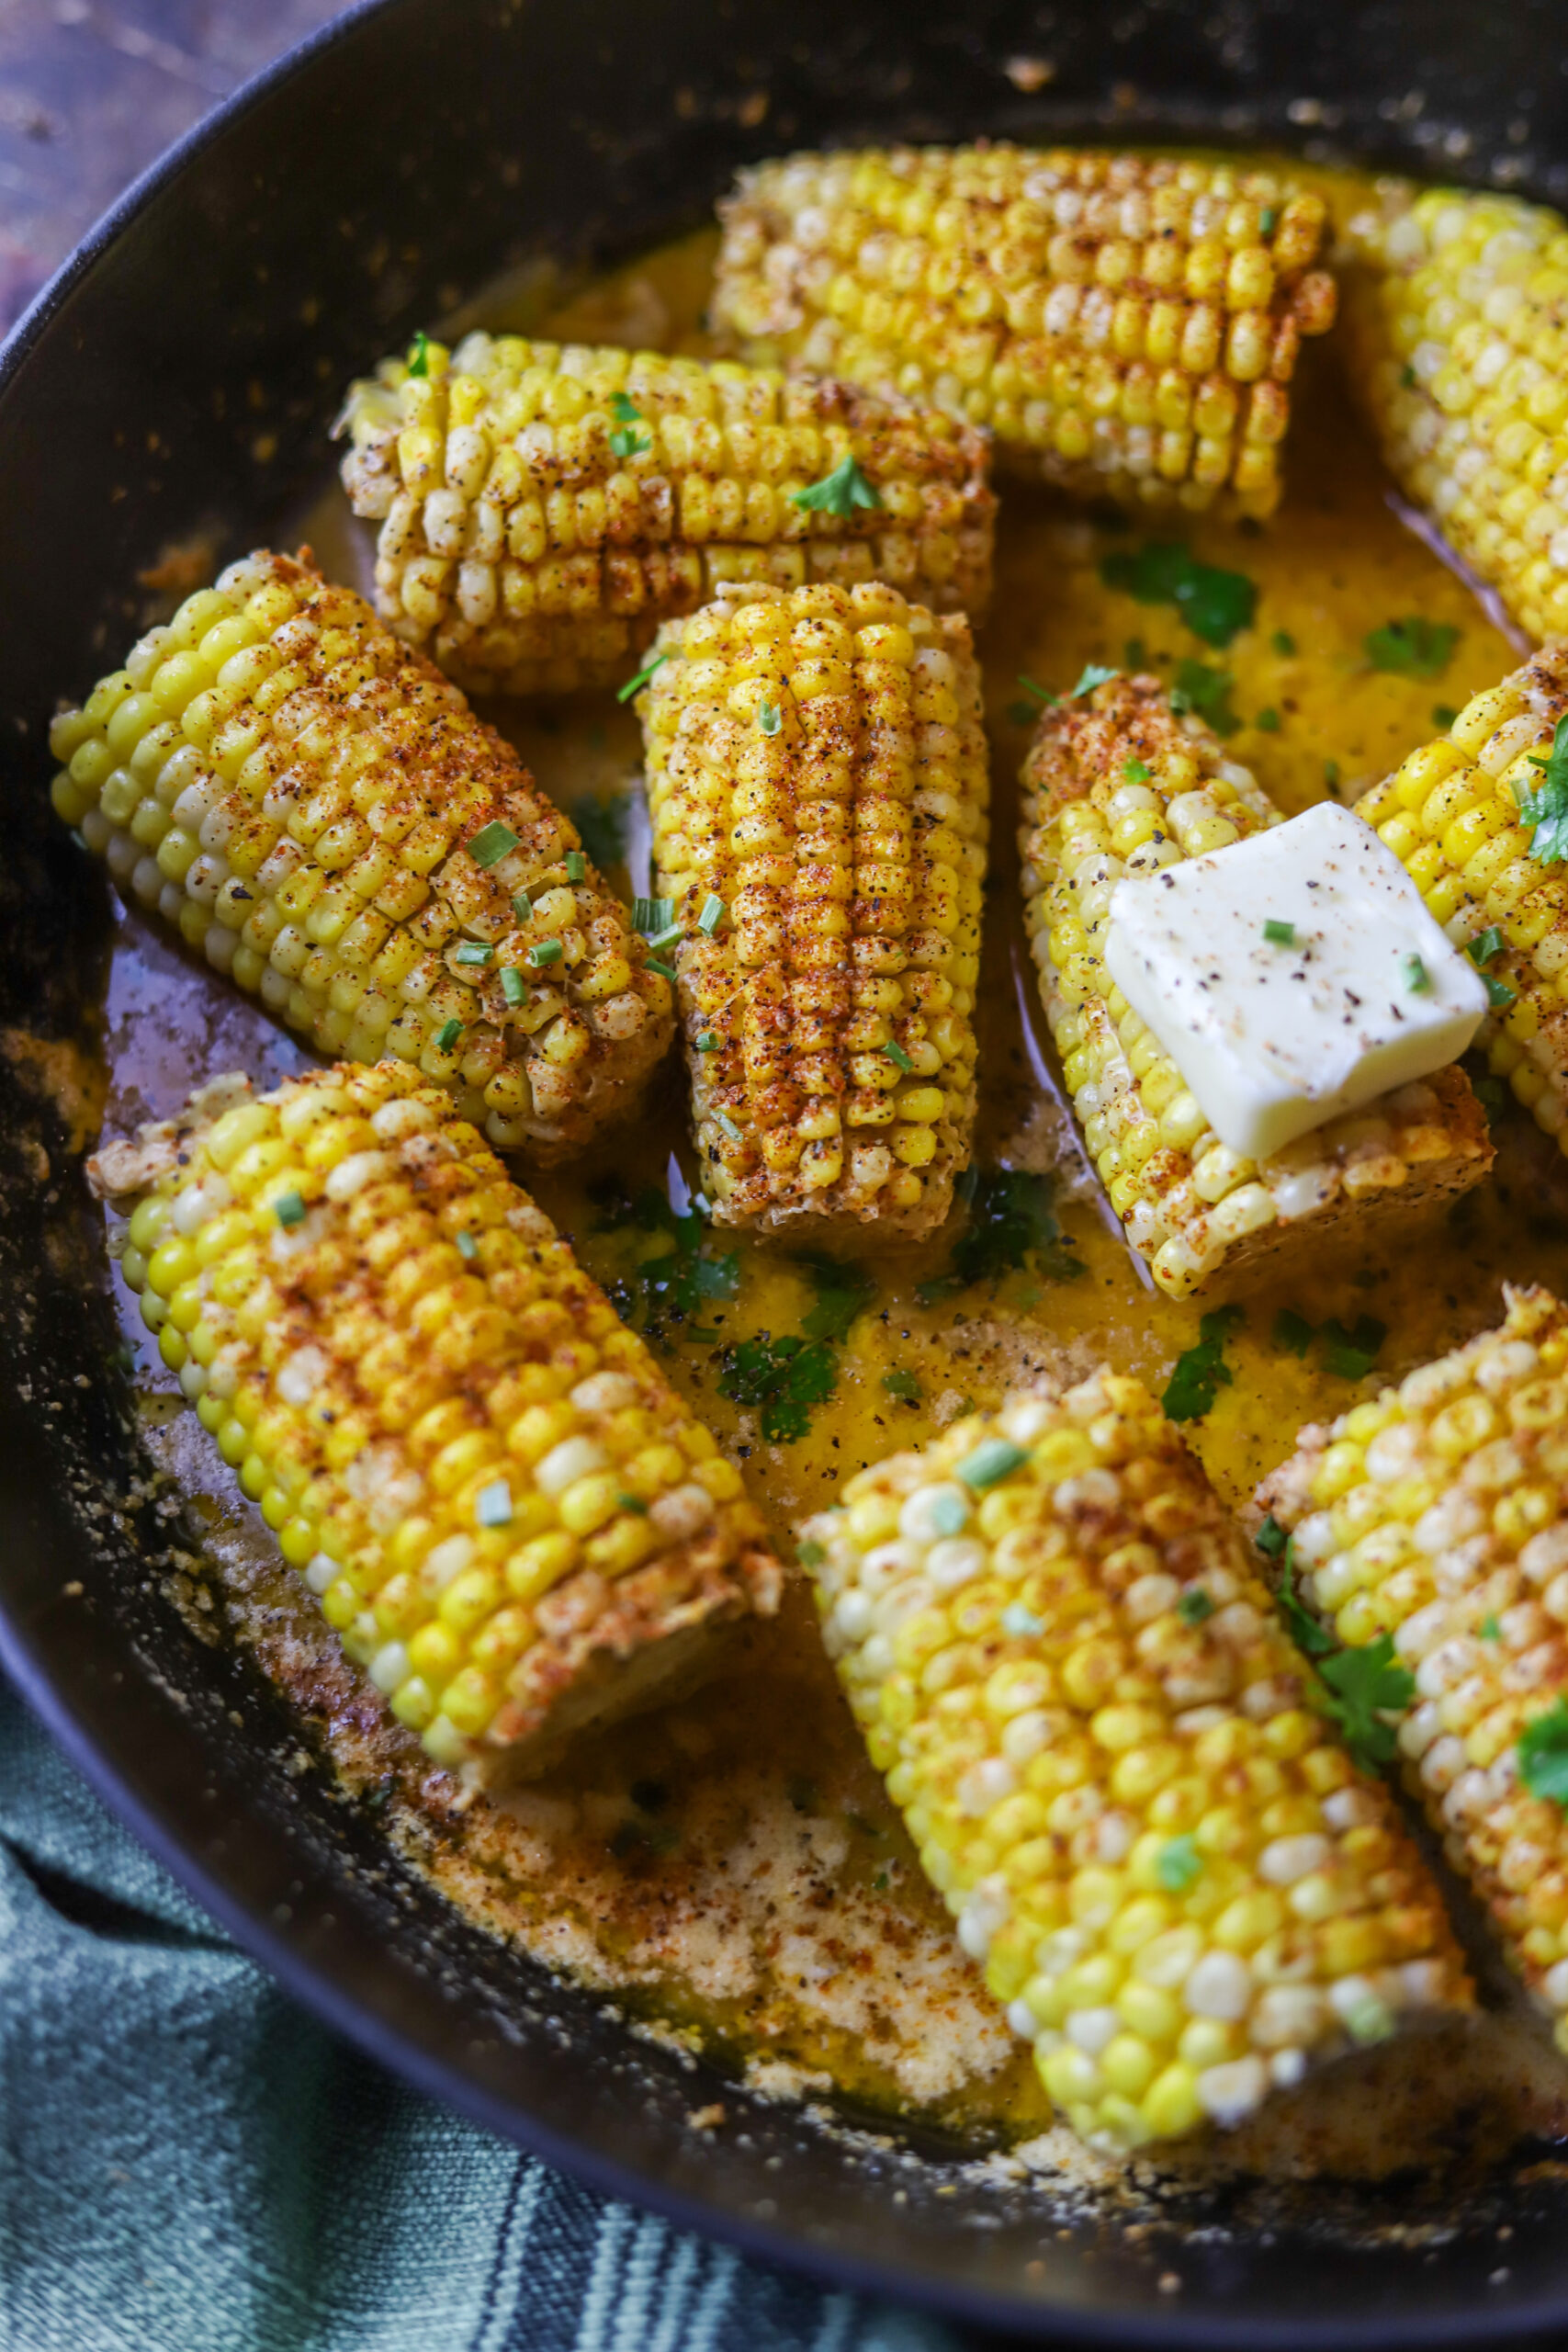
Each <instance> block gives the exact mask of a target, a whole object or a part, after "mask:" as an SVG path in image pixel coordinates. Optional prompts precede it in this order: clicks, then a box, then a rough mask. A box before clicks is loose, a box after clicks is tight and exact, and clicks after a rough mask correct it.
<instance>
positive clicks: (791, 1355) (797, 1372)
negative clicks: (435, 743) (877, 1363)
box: [718, 1331, 839, 1445]
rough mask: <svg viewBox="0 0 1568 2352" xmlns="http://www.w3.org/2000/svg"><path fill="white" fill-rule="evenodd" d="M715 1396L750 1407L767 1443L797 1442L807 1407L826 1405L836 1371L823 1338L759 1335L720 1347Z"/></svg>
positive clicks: (835, 1381) (807, 1421) (804, 1428)
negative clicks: (720, 1365)
mask: <svg viewBox="0 0 1568 2352" xmlns="http://www.w3.org/2000/svg"><path fill="white" fill-rule="evenodd" d="M722 1362H723V1365H724V1370H723V1372H722V1373H721V1374H720V1375H719V1383H718V1393H719V1395H720V1396H721V1397H728V1398H729V1399H730V1401H731V1403H733V1404H737V1405H754V1406H756V1407H757V1408H759V1411H760V1417H761V1418H760V1426H761V1432H762V1435H763V1437H764V1438H765V1439H766V1441H767V1442H768V1443H769V1444H770V1445H779V1444H784V1443H787V1442H791V1441H793V1440H795V1439H798V1438H803V1437H804V1436H805V1435H806V1433H807V1430H808V1429H809V1428H810V1427H811V1408H812V1407H813V1405H822V1404H826V1402H827V1400H828V1398H829V1397H831V1395H832V1394H833V1391H834V1389H835V1388H836V1387H837V1385H838V1380H839V1367H838V1362H837V1359H836V1358H835V1356H834V1354H833V1351H832V1348H831V1347H830V1346H829V1342H828V1341H827V1340H801V1339H796V1338H794V1337H791V1338H788V1339H783V1340H775V1339H773V1337H772V1336H771V1335H770V1334H769V1333H768V1332H766V1331H759V1332H758V1333H757V1335H756V1337H755V1338H754V1339H750V1340H741V1341H740V1342H739V1345H738V1346H736V1347H732V1348H726V1350H725V1351H724V1354H723V1358H722Z"/></svg>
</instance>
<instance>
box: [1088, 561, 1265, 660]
mask: <svg viewBox="0 0 1568 2352" xmlns="http://www.w3.org/2000/svg"><path fill="white" fill-rule="evenodd" d="M1100 578H1101V580H1103V581H1104V582H1105V585H1106V586H1107V587H1108V588H1120V589H1122V591H1123V592H1124V593H1125V594H1127V595H1129V596H1135V597H1136V598H1137V600H1138V602H1139V604H1140V605H1175V606H1176V609H1177V611H1178V612H1179V614H1180V616H1181V617H1182V619H1183V620H1184V621H1185V622H1186V624H1187V626H1188V628H1190V630H1191V631H1192V634H1193V636H1194V637H1201V639H1202V640H1203V642H1204V644H1205V645H1213V646H1215V647H1218V648H1220V649H1222V650H1223V649H1224V647H1225V646H1227V645H1228V644H1229V643H1230V641H1231V639H1232V638H1233V637H1235V636H1237V635H1239V633H1240V632H1241V630H1243V629H1244V628H1250V627H1251V626H1252V616H1253V615H1254V613H1255V612H1256V610H1257V608H1258V591H1257V589H1256V588H1255V587H1254V585H1253V583H1252V582H1251V581H1250V580H1249V579H1248V578H1247V574H1246V572H1245V571H1220V570H1219V569H1218V568H1217V567H1216V566H1215V565H1213V564H1212V563H1200V562H1199V561H1198V560H1197V559H1196V557H1195V556H1194V555H1193V553H1192V551H1191V549H1190V548H1188V547H1186V546H1184V545H1183V544H1182V543H1181V542H1179V541H1169V540H1151V541H1150V543H1149V545H1148V546H1147V547H1142V548H1137V549H1136V550H1134V551H1130V550H1128V549H1125V548H1118V549H1117V551H1116V552H1115V553H1114V554H1113V555H1108V556H1107V557H1106V558H1105V560H1104V561H1103V562H1102V563H1101V565H1100Z"/></svg>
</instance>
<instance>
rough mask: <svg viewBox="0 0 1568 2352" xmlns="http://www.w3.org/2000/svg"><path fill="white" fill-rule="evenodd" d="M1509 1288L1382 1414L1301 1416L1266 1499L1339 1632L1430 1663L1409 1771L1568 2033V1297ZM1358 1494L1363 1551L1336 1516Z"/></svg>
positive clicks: (1457, 1863) (1408, 1729)
mask: <svg viewBox="0 0 1568 2352" xmlns="http://www.w3.org/2000/svg"><path fill="white" fill-rule="evenodd" d="M1504 1295H1505V1298H1506V1315H1505V1317H1504V1320H1503V1323H1502V1326H1501V1328H1500V1329H1497V1330H1495V1331H1487V1332H1483V1335H1482V1337H1481V1338H1480V1339H1478V1340H1472V1341H1471V1342H1470V1344H1469V1345H1468V1346H1467V1347H1462V1348H1456V1349H1455V1350H1454V1351H1453V1352H1452V1353H1451V1354H1450V1355H1447V1356H1443V1357H1440V1358H1439V1359H1438V1362H1437V1363H1429V1364H1424V1365H1422V1366H1421V1367H1420V1368H1419V1369H1418V1370H1416V1371H1415V1372H1412V1373H1410V1374H1408V1375H1407V1376H1406V1378H1405V1379H1404V1380H1403V1381H1402V1382H1401V1383H1400V1385H1399V1386H1398V1387H1397V1388H1390V1389H1387V1390H1385V1391H1384V1393H1383V1397H1382V1398H1381V1399H1380V1403H1382V1405H1384V1406H1385V1407H1386V1408H1387V1413H1386V1418H1385V1419H1383V1420H1382V1423H1381V1424H1380V1426H1379V1427H1378V1428H1377V1429H1376V1430H1365V1429H1363V1430H1359V1431H1358V1432H1356V1433H1354V1434H1352V1433H1351V1431H1350V1430H1349V1429H1348V1418H1349V1417H1347V1419H1341V1420H1339V1421H1337V1422H1336V1423H1335V1424H1334V1426H1333V1428H1332V1429H1308V1430H1303V1431H1302V1434H1301V1438H1300V1440H1299V1442H1298V1450H1297V1452H1296V1453H1294V1454H1293V1455H1292V1459H1291V1460H1290V1461H1289V1462H1287V1463H1286V1464H1284V1465H1283V1467H1282V1468H1280V1470H1278V1471H1276V1472H1275V1473H1274V1475H1273V1476H1272V1477H1271V1478H1269V1479H1268V1480H1266V1481H1265V1483H1264V1486H1263V1487H1262V1488H1261V1489H1260V1490H1259V1497H1260V1499H1261V1500H1263V1501H1264V1502H1265V1503H1266V1504H1267V1506H1268V1508H1269V1510H1271V1511H1272V1512H1273V1514H1274V1516H1275V1518H1276V1519H1277V1520H1278V1521H1279V1522H1280V1525H1281V1526H1282V1527H1285V1528H1288V1529H1290V1530H1291V1532H1292V1535H1293V1537H1294V1558H1295V1560H1296V1563H1297V1565H1298V1568H1299V1571H1300V1574H1299V1579H1298V1582H1299V1589H1300V1591H1301V1593H1302V1595H1303V1599H1304V1600H1306V1602H1307V1604H1308V1606H1309V1607H1311V1608H1313V1609H1314V1610H1315V1611H1316V1612H1317V1614H1318V1615H1319V1616H1320V1617H1322V1618H1323V1619H1324V1620H1325V1623H1327V1624H1329V1625H1330V1626H1331V1627H1332V1628H1333V1629H1334V1630H1335V1631H1336V1632H1337V1633H1338V1634H1339V1635H1340V1637H1341V1639H1346V1638H1348V1636H1347V1634H1346V1633H1345V1628H1346V1625H1347V1623H1352V1624H1355V1625H1361V1624H1367V1625H1368V1626H1369V1627H1370V1628H1371V1632H1365V1633H1361V1634H1359V1636H1358V1638H1359V1639H1362V1640H1365V1639H1368V1638H1371V1633H1377V1634H1388V1635H1390V1636H1391V1637H1392V1639H1393V1646H1394V1650H1395V1652H1396V1653H1397V1656H1398V1657H1399V1659H1400V1661H1401V1662H1402V1663H1403V1664H1404V1667H1405V1668H1406V1669H1407V1670H1408V1672H1409V1673H1410V1674H1411V1675H1412V1676H1413V1677H1414V1679H1415V1690H1414V1693H1413V1695H1412V1697H1411V1699H1410V1702H1409V1703H1408V1705H1407V1706H1406V1707H1405V1708H1404V1710H1403V1715H1402V1720H1401V1722H1400V1725H1399V1746H1400V1751H1401V1757H1402V1761H1403V1769H1404V1779H1405V1781H1406V1784H1407V1786H1408V1787H1409V1789H1410V1790H1411V1792H1412V1794H1413V1795H1415V1796H1416V1797H1417V1798H1418V1799H1419V1801H1420V1803H1421V1804H1422V1806H1423V1808H1424V1809H1425V1811H1426V1813H1427V1818H1428V1819H1429V1820H1430V1822H1431V1824H1432V1826H1433V1828H1434V1829H1435V1830H1436V1832H1437V1833H1438V1836H1439V1837H1440V1838H1442V1840H1443V1850H1444V1852H1445V1854H1446V1855H1447V1857H1448V1860H1450V1862H1451V1863H1452V1865H1453V1867H1454V1868H1455V1869H1456V1870H1457V1871H1461V1872H1462V1873H1463V1874H1464V1876H1466V1877H1467V1878H1468V1879H1469V1880H1470V1881H1471V1883H1472V1885H1473V1886H1474V1888H1475V1891H1476V1894H1477V1895H1478V1896H1479V1898H1480V1900H1481V1902H1482V1904H1483V1905H1484V1907H1485V1910H1486V1913H1487V1916H1488V1917H1489V1919H1490V1921H1491V1924H1492V1927H1493V1928H1494V1930H1495V1934H1496V1936H1497V1938H1498V1940H1499V1942H1500V1943H1501V1945H1502V1947H1503V1951H1504V1953H1505V1955H1506V1958H1507V1961H1508V1962H1509V1965H1510V1966H1511V1967H1512V1968H1513V1969H1514V1970H1515V1971H1516V1972H1517V1973H1518V1974H1519V1975H1520V1976H1521V1977H1522V1978H1523V1979H1524V1982H1525V1984H1526V1985H1527V1986H1528V1988H1529V1992H1530V1994H1531V1996H1532V1997H1533V1999H1534V2000H1535V2002H1536V2004H1537V2006H1538V2007H1540V2008H1542V2009H1543V2010H1544V2011H1545V2012H1546V2014H1547V2015H1548V2016H1549V2017H1550V2018H1551V2019H1552V2022H1553V2026H1554V2029H1555V2032H1556V2038H1557V2041H1558V2046H1559V2047H1560V2048H1562V2049H1568V1821H1565V1819H1564V1814H1563V1808H1562V1805H1561V1804H1559V1803H1558V1802H1557V1801H1556V1800H1555V1799H1554V1798H1553V1797H1552V1796H1551V1795H1549V1794H1547V1793H1545V1792H1544V1791H1542V1792H1539V1793H1538V1792H1537V1791H1536V1789H1535V1788H1533V1787H1532V1785H1531V1781H1532V1766H1531V1761H1530V1757H1531V1742H1530V1734H1531V1726H1532V1725H1535V1724H1539V1723H1540V1721H1541V1719H1542V1717H1549V1718H1556V1717H1562V1719H1563V1724H1564V1735H1563V1737H1562V1738H1558V1739H1556V1740H1555V1741H1552V1740H1551V1736H1550V1735H1549V1737H1548V1752H1549V1753H1550V1752H1551V1748H1552V1747H1555V1748H1556V1750H1557V1751H1558V1752H1559V1753H1560V1752H1561V1750H1562V1746H1563V1744H1564V1739H1568V1715H1564V1701H1565V1700H1568V1510H1565V1509H1564V1506H1563V1501H1562V1497H1563V1493H1564V1478H1565V1476H1568V1309H1565V1308H1564V1307H1563V1306H1561V1305H1560V1304H1559V1302H1558V1301H1557V1300H1556V1299H1555V1298H1553V1297H1552V1295H1551V1293H1550V1292H1549V1291H1545V1290H1541V1289H1539V1288H1530V1289H1514V1288H1512V1287H1507V1288H1506V1289H1505V1294H1504ZM1330 1453H1332V1454H1333V1455H1335V1456H1336V1457H1337V1463H1336V1469H1335V1475H1334V1476H1333V1477H1332V1478H1329V1477H1325V1468H1326V1465H1327V1462H1328V1457H1329V1455H1330ZM1349 1456H1353V1457H1354V1467H1353V1469H1349V1468H1348V1457H1349ZM1347 1476H1348V1477H1349V1478H1350V1480H1352V1481H1353V1483H1350V1484H1348V1485H1347V1483H1346V1480H1347ZM1418 1481H1419V1482H1424V1491H1425V1493H1426V1495H1427V1497H1428V1498H1429V1499H1427V1500H1425V1501H1421V1500H1420V1499H1419V1495H1418V1493H1417V1482H1418ZM1335 1488H1337V1490H1338V1491H1337V1493H1336V1492H1335V1491H1334V1489H1335ZM1361 1494H1365V1496H1366V1497H1367V1508H1366V1510H1365V1511H1364V1512H1362V1513H1361V1514H1359V1519H1358V1524H1359V1525H1360V1526H1362V1527H1363V1528H1364V1530H1365V1531H1366V1532H1363V1533H1362V1534H1361V1535H1360V1536H1359V1540H1358V1541H1357V1542H1356V1543H1355V1544H1354V1545H1353V1546H1352V1548H1351V1549H1350V1550H1349V1551H1347V1550H1346V1549H1345V1548H1344V1545H1343V1540H1342V1536H1341V1534H1340V1532H1338V1528H1337V1522H1338V1521H1339V1519H1340V1515H1341V1514H1342V1512H1343V1510H1344V1508H1345V1504H1346V1502H1347V1501H1348V1500H1350V1499H1351V1498H1354V1497H1356V1496H1358V1495H1361ZM1358 1603H1361V1604H1364V1606H1363V1608H1362V1609H1361V1610H1358V1607H1357V1604H1358ZM1537 1736H1538V1737H1539V1735H1537ZM1337 1802H1338V1801H1337V1799H1333V1798H1331V1799H1328V1800H1326V1801H1325V1812H1326V1811H1328V1810H1330V1809H1331V1808H1332V1807H1333V1806H1334V1805H1335V1804H1337Z"/></svg>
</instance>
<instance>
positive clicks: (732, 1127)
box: [657, 966, 740, 1143]
mask: <svg viewBox="0 0 1568 2352" xmlns="http://www.w3.org/2000/svg"><path fill="white" fill-rule="evenodd" d="M657 968H659V969H660V970H662V969H663V968H664V967H662V966H660V967H657ZM674 977H675V975H674V973H673V972H671V974H670V978H671V979H673V978H674ZM713 1123H714V1125H715V1126H716V1127H717V1128H718V1130H719V1131H720V1133H721V1134H722V1135H726V1136H728V1138H729V1140H730V1142H731V1143H739V1141H740V1130H739V1127H738V1126H737V1125H736V1124H735V1122H734V1120H733V1119H732V1118H731V1117H730V1115H729V1114H728V1111H716V1112H715V1113H714V1114H713Z"/></svg>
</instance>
